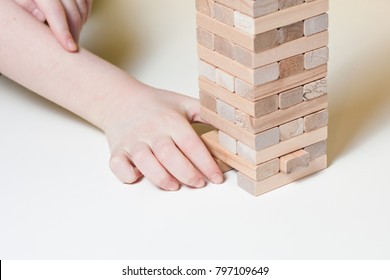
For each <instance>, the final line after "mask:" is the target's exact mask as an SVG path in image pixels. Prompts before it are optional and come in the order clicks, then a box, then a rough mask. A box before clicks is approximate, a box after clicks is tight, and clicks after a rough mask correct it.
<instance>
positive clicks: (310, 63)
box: [305, 33, 329, 69]
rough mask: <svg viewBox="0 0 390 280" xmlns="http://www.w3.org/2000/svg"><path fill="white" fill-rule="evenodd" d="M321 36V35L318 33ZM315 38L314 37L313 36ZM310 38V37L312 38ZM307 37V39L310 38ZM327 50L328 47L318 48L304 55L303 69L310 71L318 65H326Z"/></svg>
mask: <svg viewBox="0 0 390 280" xmlns="http://www.w3.org/2000/svg"><path fill="white" fill-rule="evenodd" d="M320 34H321V33H320ZM313 36H315V35H313ZM313 36H310V37H313ZM310 37H308V38H310ZM328 60H329V49H328V47H324V48H320V49H317V50H314V51H310V52H307V53H305V69H312V68H314V67H318V66H320V65H323V64H326V63H328Z"/></svg>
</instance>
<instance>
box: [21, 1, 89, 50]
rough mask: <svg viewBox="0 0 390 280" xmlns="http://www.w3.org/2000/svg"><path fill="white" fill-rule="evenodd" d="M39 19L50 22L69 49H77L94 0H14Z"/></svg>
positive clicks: (56, 35) (63, 44)
mask: <svg viewBox="0 0 390 280" xmlns="http://www.w3.org/2000/svg"><path fill="white" fill-rule="evenodd" d="M14 1H15V2H17V3H18V4H19V5H20V6H21V7H23V8H24V9H25V10H26V11H28V12H29V13H31V14H32V15H33V16H34V17H35V18H37V19H38V20H39V21H41V22H44V21H45V20H46V21H47V22H48V24H49V26H50V29H51V30H52V32H53V33H54V36H55V37H56V38H57V40H58V42H59V43H60V44H61V45H62V47H63V48H64V49H66V50H68V51H71V52H74V51H76V50H77V43H78V41H79V36H80V32H81V28H82V26H83V24H84V23H85V22H86V21H87V19H88V16H89V13H90V11H91V8H92V0H14Z"/></svg>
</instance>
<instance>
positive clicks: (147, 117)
mask: <svg viewBox="0 0 390 280" xmlns="http://www.w3.org/2000/svg"><path fill="white" fill-rule="evenodd" d="M72 1H73V4H74V5H73V6H70V4H69V2H72ZM16 2H19V3H16ZM21 2H24V4H25V3H29V5H31V3H33V4H34V5H36V6H34V7H33V8H31V7H32V6H27V4H26V6H23V3H21ZM44 2H52V1H45V0H41V1H39V0H34V1H22V0H18V1H16V0H15V1H14V0H0V72H1V73H3V74H4V75H6V76H8V77H9V78H11V79H13V80H14V81H16V82H18V83H20V84H22V85H23V86H25V87H27V88H29V89H30V90H32V91H34V92H36V93H38V94H39V95H41V96H43V97H45V98H47V99H49V100H51V101H53V102H55V103H57V104H59V105H61V106H62V107H64V108H66V109H68V110H70V111H71V112H73V113H75V114H77V115H79V116H81V117H82V118H84V119H86V120H87V121H89V122H91V123H92V124H94V125H95V126H97V127H98V128H100V129H101V130H102V131H103V132H104V133H105V135H106V136H107V139H108V143H109V147H110V151H111V159H110V167H111V170H112V171H113V173H114V174H115V175H116V176H117V177H118V178H119V180H121V181H122V182H124V183H134V182H136V181H137V180H139V179H140V178H141V177H142V176H145V177H147V178H148V179H149V180H150V181H151V182H152V183H154V184H155V185H157V186H158V187H160V188H162V189H164V190H178V189H179V188H180V186H181V185H183V184H184V185H187V186H191V187H195V188H200V187H203V186H205V184H206V181H211V182H213V183H216V184H219V183H222V181H223V176H222V173H221V171H220V170H219V168H218V166H217V164H216V163H215V161H214V160H213V158H212V157H211V155H210V153H209V152H208V150H207V148H206V147H205V146H204V144H203V143H202V141H201V140H200V138H199V137H198V136H197V134H196V133H195V132H194V130H193V129H192V127H191V125H190V123H191V122H201V121H202V120H201V119H200V116H199V103H198V101H197V100H195V99H192V98H189V97H187V96H184V95H180V94H178V93H174V92H169V91H165V90H160V89H156V88H153V87H150V86H148V85H145V84H143V83H141V82H139V81H137V80H136V79H134V78H133V77H131V76H129V75H128V74H127V73H125V72H124V71H122V70H121V69H119V68H117V67H115V66H114V65H112V64H110V63H108V62H106V61H104V60H103V59H101V58H99V57H97V56H95V55H94V54H92V53H90V52H88V51H87V50H85V49H83V48H81V47H77V46H76V48H69V44H68V43H67V42H68V40H69V36H71V37H72V40H73V42H74V43H75V44H76V43H77V41H78V36H79V34H80V31H81V27H82V24H83V23H84V22H85V21H86V18H87V17H88V14H89V11H90V2H89V1H85V0H84V4H86V7H88V9H86V10H85V11H86V12H85V11H84V10H82V9H81V8H80V7H79V6H78V5H79V4H80V2H81V1H76V0H67V1H65V0H62V1H60V0H58V1H55V0H53V2H57V4H62V5H63V7H65V6H66V5H65V4H64V2H68V3H67V5H68V7H73V8H76V9H77V10H78V11H79V15H78V16H76V17H80V18H81V19H82V20H80V21H78V20H76V21H74V22H76V24H74V23H72V19H71V18H72V17H71V16H70V15H69V14H68V13H71V14H73V15H75V14H76V12H75V10H71V9H65V8H64V10H63V12H60V14H61V13H62V16H59V17H55V16H52V15H50V16H49V14H50V13H53V12H52V10H51V9H50V8H47V7H46V6H43V4H41V3H44ZM58 7H59V5H58V6H57V8H56V9H55V10H56V11H57V12H58V11H59V10H58ZM36 9H38V10H39V11H38V12H37V11H36ZM72 11H73V12H72ZM83 11H84V12H83ZM37 13H41V14H37ZM64 15H65V16H64ZM49 18H50V20H49ZM43 19H46V20H47V22H48V23H49V24H50V28H49V27H48V26H46V25H45V24H43V23H42V21H43ZM53 26H57V27H56V28H54V27H53ZM72 26H73V27H72ZM69 34H70V35H69ZM76 49H77V51H76ZM31 73H37V74H36V75H31ZM162 124H163V125H162Z"/></svg>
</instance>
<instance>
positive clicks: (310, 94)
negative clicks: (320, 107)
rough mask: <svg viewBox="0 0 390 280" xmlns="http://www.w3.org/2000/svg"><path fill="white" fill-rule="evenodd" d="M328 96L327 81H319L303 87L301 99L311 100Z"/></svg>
mask: <svg viewBox="0 0 390 280" xmlns="http://www.w3.org/2000/svg"><path fill="white" fill-rule="evenodd" d="M325 94H328V80H327V79H321V80H317V81H315V82H312V83H309V84H306V85H304V86H303V98H304V99H305V100H311V99H314V98H317V97H320V96H322V95H325Z"/></svg>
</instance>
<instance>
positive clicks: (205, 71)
mask: <svg viewBox="0 0 390 280" xmlns="http://www.w3.org/2000/svg"><path fill="white" fill-rule="evenodd" d="M198 65H199V66H198V68H199V76H202V77H204V78H206V79H208V80H210V81H212V82H214V83H215V82H216V71H217V68H216V67H215V66H213V65H211V64H209V63H207V62H205V61H203V60H199V64H198Z"/></svg>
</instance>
